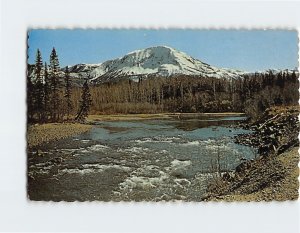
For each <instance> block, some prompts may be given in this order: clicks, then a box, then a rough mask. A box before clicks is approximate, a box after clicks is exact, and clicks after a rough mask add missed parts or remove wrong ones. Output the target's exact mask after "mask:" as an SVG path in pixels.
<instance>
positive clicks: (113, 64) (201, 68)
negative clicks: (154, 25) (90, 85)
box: [69, 46, 243, 82]
mask: <svg viewBox="0 0 300 233" xmlns="http://www.w3.org/2000/svg"><path fill="white" fill-rule="evenodd" d="M69 69H70V72H71V73H72V75H75V76H76V74H77V75H79V76H87V75H89V78H90V79H91V80H93V81H94V82H105V81H117V80H119V79H122V78H124V77H128V78H130V79H132V80H136V79H138V78H139V77H143V78H147V77H149V76H163V77H169V76H174V75H201V76H204V77H215V78H237V77H239V76H240V75H241V74H243V72H241V71H237V70H231V69H221V68H216V67H213V66H211V65H208V64H206V63H203V62H201V61H200V60H197V59H194V58H192V57H191V56H189V55H187V54H185V53H183V52H180V51H178V50H176V49H173V48H170V47H167V46H157V47H151V48H146V49H142V50H137V51H133V52H131V53H128V54H127V55H125V56H123V57H121V58H117V59H114V60H109V61H106V62H103V63H100V64H78V65H75V66H71V67H69Z"/></svg>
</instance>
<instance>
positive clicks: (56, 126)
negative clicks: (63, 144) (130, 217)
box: [27, 123, 92, 148]
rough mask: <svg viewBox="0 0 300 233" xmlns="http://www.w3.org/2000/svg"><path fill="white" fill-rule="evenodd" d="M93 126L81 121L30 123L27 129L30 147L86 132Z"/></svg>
mask: <svg viewBox="0 0 300 233" xmlns="http://www.w3.org/2000/svg"><path fill="white" fill-rule="evenodd" d="M91 128H92V126H91V125H85V124H79V123H47V124H35V125H29V126H28V129H27V145H28V147H29V148H32V147H35V146H38V145H41V144H43V143H47V142H51V141H56V140H59V139H63V138H67V137H70V136H73V135H76V134H81V133H84V132H86V131H88V130H90V129H91Z"/></svg>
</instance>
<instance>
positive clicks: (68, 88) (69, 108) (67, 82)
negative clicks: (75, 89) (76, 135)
mask: <svg viewBox="0 0 300 233" xmlns="http://www.w3.org/2000/svg"><path fill="white" fill-rule="evenodd" d="M71 89H72V85H71V80H70V73H69V68H68V66H67V67H66V71H65V94H64V97H65V101H66V102H65V103H66V114H67V119H68V120H69V117H70V113H71V111H72V109H73V105H72V101H71Z"/></svg>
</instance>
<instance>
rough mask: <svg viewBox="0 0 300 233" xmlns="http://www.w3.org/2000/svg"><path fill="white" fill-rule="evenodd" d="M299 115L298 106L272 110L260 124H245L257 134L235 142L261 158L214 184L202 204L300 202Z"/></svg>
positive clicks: (245, 126) (244, 165)
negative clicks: (254, 150)
mask: <svg viewBox="0 0 300 233" xmlns="http://www.w3.org/2000/svg"><path fill="white" fill-rule="evenodd" d="M298 115H299V107H298V106H288V107H273V108H269V109H267V110H266V111H265V113H264V114H263V115H262V117H261V118H260V119H259V120H258V121H256V122H253V123H249V122H244V123H242V124H241V126H242V127H243V128H246V129H251V130H253V131H254V133H252V134H246V135H245V134H244V135H238V136H236V138H235V140H236V142H237V143H240V144H243V145H248V146H252V147H254V148H256V149H257V152H258V154H259V156H258V157H257V158H256V159H254V160H249V161H243V162H242V163H241V164H240V165H239V166H237V167H236V169H235V170H234V171H232V172H226V173H224V174H223V175H222V177H220V178H219V179H218V180H215V181H214V182H212V183H211V184H210V185H209V187H208V193H207V195H206V196H205V197H204V198H203V200H204V201H208V200H215V201H219V200H226V201H262V200H263V201H271V200H280V201H283V200H295V199H298V187H299V183H298V173H299V169H298V162H299V154H298V148H299V141H298V133H299V128H300V125H299V121H298Z"/></svg>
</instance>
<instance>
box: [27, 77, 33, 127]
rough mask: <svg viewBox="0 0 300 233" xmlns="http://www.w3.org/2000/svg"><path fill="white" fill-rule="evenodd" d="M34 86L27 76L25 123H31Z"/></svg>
mask: <svg viewBox="0 0 300 233" xmlns="http://www.w3.org/2000/svg"><path fill="white" fill-rule="evenodd" d="M33 91H34V85H33V83H32V80H31V77H30V76H29V74H27V121H28V122H32V121H33V114H34V99H33V97H34V93H33Z"/></svg>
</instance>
